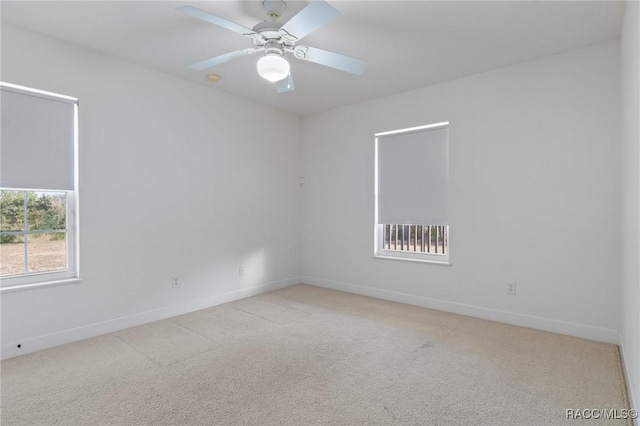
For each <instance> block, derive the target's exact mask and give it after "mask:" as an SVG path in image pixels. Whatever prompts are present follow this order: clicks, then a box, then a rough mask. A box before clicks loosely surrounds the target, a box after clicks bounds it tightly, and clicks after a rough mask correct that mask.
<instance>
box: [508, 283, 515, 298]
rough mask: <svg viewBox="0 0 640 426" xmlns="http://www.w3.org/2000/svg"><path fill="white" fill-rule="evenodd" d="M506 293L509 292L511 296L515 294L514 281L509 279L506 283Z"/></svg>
mask: <svg viewBox="0 0 640 426" xmlns="http://www.w3.org/2000/svg"><path fill="white" fill-rule="evenodd" d="M507 294H510V295H512V296H515V295H516V282H515V281H511V282H508V283H507Z"/></svg>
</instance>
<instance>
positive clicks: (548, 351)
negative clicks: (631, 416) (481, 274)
mask: <svg viewBox="0 0 640 426" xmlns="http://www.w3.org/2000/svg"><path fill="white" fill-rule="evenodd" d="M622 377H623V376H622V371H621V366H620V359H619V355H618V350H617V347H616V346H614V345H609V344H604V343H597V342H593V341H587V340H582V339H576V338H572V337H566V336H562V335H558V334H552V333H546V332H541V331H536V330H531V329H526V328H520V327H513V326H509V325H504V324H500V323H495V322H490V321H483V320H477V319H473V318H469V317H464V316H459V315H454V314H448V313H444V312H439V311H434V310H429V309H423V308H418V307H414V306H407V305H402V304H398V303H393V302H387V301H382V300H377V299H371V298H367V297H362V296H357V295H353V294H348V293H342V292H338V291H333V290H327V289H321V288H317V287H312V286H306V285H297V286H293V287H289V288H285V289H282V290H278V291H275V292H272V293H268V294H264V295H260V296H256V297H252V298H249V299H244V300H240V301H236V302H233V303H229V304H225V305H221V306H217V307H213V308H209V309H205V310H202V311H198V312H195V313H191V314H187V315H182V316H179V317H175V318H171V319H168V320H163V321H158V322H155V323H151V324H147V325H143V326H139V327H135V328H131V329H127V330H123V331H120V332H117V333H112V334H109V335H105V336H100V337H96V338H93V339H89V340H85V341H82V342H77V343H73V344H69V345H65V346H61V347H57V348H53V349H49V350H46V351H42V352H39V353H35V354H31V355H25V356H22V357H18V358H13V359H10V360H7V361H4V362H3V363H2V379H1V384H2V396H1V398H2V408H1V410H2V412H1V415H2V417H1V419H0V421H1V422H2V425H4V426H8V425H47V424H59V425H97V424H109V425H137V424H144V425H161V424H175V425H178V424H193V425H239V424H255V425H325V424H335V425H361V424H403V425H405V424H407V425H415V424H426V425H570V424H587V423H588V424H590V425H592V424H605V423H607V421H596V420H589V421H587V422H586V423H585V420H566V419H565V415H566V414H565V413H566V409H593V408H617V409H623V408H628V403H627V398H626V393H625V387H624V381H623V378H622ZM608 422H609V423H611V424H616V425H623V424H631V423H630V422H628V423H626V422H625V421H623V420H613V421H612V420H609V421H608Z"/></svg>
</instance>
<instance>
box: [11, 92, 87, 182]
mask: <svg viewBox="0 0 640 426" xmlns="http://www.w3.org/2000/svg"><path fill="white" fill-rule="evenodd" d="M0 100H1V108H2V109H1V110H0V115H1V116H2V128H1V137H2V139H1V140H0V155H1V160H0V161H1V162H0V166H1V169H0V180H1V185H2V186H3V187H7V188H24V189H60V190H72V189H74V108H75V102H74V101H73V100H70V99H66V98H56V97H53V96H47V95H43V94H39V93H32V92H29V91H23V90H19V89H15V88H7V87H5V86H2V92H1V94H0Z"/></svg>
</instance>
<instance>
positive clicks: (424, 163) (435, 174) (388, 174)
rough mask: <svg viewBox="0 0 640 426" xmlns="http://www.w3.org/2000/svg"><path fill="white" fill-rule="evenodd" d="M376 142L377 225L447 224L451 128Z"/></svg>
mask: <svg viewBox="0 0 640 426" xmlns="http://www.w3.org/2000/svg"><path fill="white" fill-rule="evenodd" d="M376 140H377V163H378V171H377V178H378V223H379V224H417V225H448V224H449V218H448V214H447V203H448V186H449V159H448V152H449V148H448V145H449V142H448V140H449V127H448V125H441V126H438V127H434V128H427V129H421V130H413V131H410V132H404V133H395V134H383V135H377V138H376Z"/></svg>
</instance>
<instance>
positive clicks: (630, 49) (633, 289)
mask: <svg viewBox="0 0 640 426" xmlns="http://www.w3.org/2000/svg"><path fill="white" fill-rule="evenodd" d="M620 46H621V47H620V49H621V50H620V56H621V58H620V59H621V60H620V63H621V80H620V86H621V90H620V93H621V105H622V111H621V117H622V126H621V127H622V150H621V154H622V156H621V163H622V221H621V224H622V232H621V236H622V240H621V241H622V258H621V259H622V268H621V270H622V302H621V303H622V312H623V314H622V333H621V339H620V340H621V346H622V353H623V357H624V360H625V366H626V372H627V380H628V382H629V390H630V393H631V395H632V398H633V400H634V401H635V408H638V404H639V403H640V400H638V398H640V309H639V307H640V172H639V168H640V121H639V120H640V106H639V102H640V81H639V80H640V4H639V3H638V2H628V3H627V6H626V9H625V15H624V21H623V28H622V37H621V40H620Z"/></svg>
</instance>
